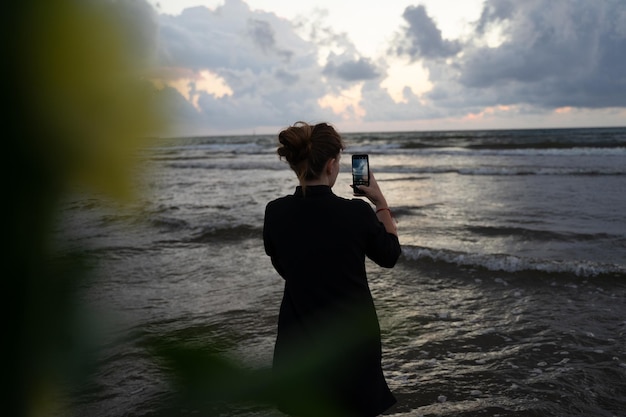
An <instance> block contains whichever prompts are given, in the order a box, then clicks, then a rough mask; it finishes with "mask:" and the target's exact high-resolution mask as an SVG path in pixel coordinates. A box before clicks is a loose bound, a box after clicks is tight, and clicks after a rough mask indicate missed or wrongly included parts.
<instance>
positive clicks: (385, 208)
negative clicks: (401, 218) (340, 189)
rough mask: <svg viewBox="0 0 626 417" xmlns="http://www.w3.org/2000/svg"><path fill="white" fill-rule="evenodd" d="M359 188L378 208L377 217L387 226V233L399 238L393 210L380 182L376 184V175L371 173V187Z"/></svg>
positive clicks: (361, 186)
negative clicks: (379, 184)
mask: <svg viewBox="0 0 626 417" xmlns="http://www.w3.org/2000/svg"><path fill="white" fill-rule="evenodd" d="M357 187H358V188H359V190H361V191H363V192H364V193H365V197H367V198H368V199H369V200H370V201H371V202H372V204H374V206H375V207H376V217H378V220H379V221H380V222H381V223H382V224H383V225H384V226H385V230H386V231H387V233H391V234H392V235H396V236H398V228H397V227H396V221H395V219H394V218H393V216H392V215H391V210H390V208H389V205H388V204H387V200H386V199H385V196H384V195H383V192H382V190H381V189H380V187H379V186H378V182H376V178H375V177H374V174H373V173H371V172H370V185H369V186H365V185H358V186H357Z"/></svg>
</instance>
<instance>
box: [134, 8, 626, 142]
mask: <svg viewBox="0 0 626 417" xmlns="http://www.w3.org/2000/svg"><path fill="white" fill-rule="evenodd" d="M132 13H134V15H133V16H132V17H134V18H136V19H137V20H136V21H137V22H140V23H141V25H142V26H141V27H142V28H143V35H144V36H143V37H142V41H143V42H144V43H145V51H148V52H146V53H145V55H146V56H145V64H146V67H147V69H148V71H147V72H148V74H149V78H150V80H151V81H152V82H153V83H154V85H156V86H157V87H158V89H159V94H161V95H162V96H164V97H167V98H168V101H167V102H168V107H167V114H168V116H169V118H170V119H171V122H170V134H171V135H226V134H253V133H259V134H261V133H275V132H277V131H279V130H280V129H282V128H284V127H286V126H289V125H291V124H293V123H295V122H296V121H300V120H302V121H307V122H311V123H316V122H321V121H325V122H330V123H332V124H333V125H335V126H336V127H337V128H338V129H339V130H340V131H343V132H364V131H407V130H457V129H462V130H466V129H508V128H546V127H602V126H625V125H626V7H625V5H624V0H594V1H589V0H526V1H523V2H521V1H517V0H386V1H363V0H360V1H359V0H298V1H284V0H155V1H148V0H135V7H134V8H133V11H132Z"/></svg>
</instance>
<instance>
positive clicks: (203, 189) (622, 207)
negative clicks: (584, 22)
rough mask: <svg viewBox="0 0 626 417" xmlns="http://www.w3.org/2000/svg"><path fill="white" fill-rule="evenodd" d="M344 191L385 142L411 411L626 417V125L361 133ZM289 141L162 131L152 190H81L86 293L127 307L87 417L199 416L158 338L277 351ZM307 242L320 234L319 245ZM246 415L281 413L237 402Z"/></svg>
mask: <svg viewBox="0 0 626 417" xmlns="http://www.w3.org/2000/svg"><path fill="white" fill-rule="evenodd" d="M343 136H344V140H345V142H346V145H347V147H346V150H345V152H344V154H343V156H342V173H341V174H340V175H339V178H338V180H337V184H336V185H335V187H334V189H333V190H334V192H335V193H336V194H338V195H340V196H342V197H345V198H353V196H352V195H351V189H350V187H349V184H350V182H351V179H350V168H349V161H350V154H352V153H368V154H369V155H370V166H371V170H372V172H373V173H374V175H375V176H376V178H377V180H378V182H379V184H380V186H381V188H382V189H383V191H384V192H385V195H386V197H387V200H388V202H389V204H390V205H391V208H392V210H393V213H394V215H395V217H396V218H397V221H398V229H399V234H400V242H401V244H402V249H403V254H402V256H401V259H400V261H399V263H398V265H397V266H396V267H395V268H394V269H391V270H387V269H382V268H379V267H377V266H376V265H374V264H373V263H371V262H368V265H367V267H368V276H369V281H370V287H371V290H372V293H373V295H374V299H375V302H376V305H377V309H378V314H379V319H380V322H381V327H382V331H383V348H384V357H383V365H384V369H385V374H386V376H387V379H388V382H389V385H390V386H391V388H392V390H393V391H394V393H395V395H396V397H397V398H398V404H397V405H396V406H394V408H392V409H391V410H389V411H388V412H387V414H389V415H393V416H397V417H401V416H429V415H433V416H434V415H437V416H581V417H582V416H607V417H608V416H626V129H620V128H606V129H551V130H494V131H454V132H453V131H449V132H396V133H388V132H387V133H349V134H344V135H343ZM275 141H276V137H275V136H274V135H268V136H263V135H262V136H238V137H196V138H175V139H158V140H155V141H154V144H153V145H154V146H153V147H151V148H150V149H147V150H146V151H145V155H146V158H147V160H148V163H147V165H148V168H149V169H148V170H147V172H146V174H145V175H144V177H145V178H144V179H143V181H142V194H141V195H142V197H141V201H140V202H139V203H137V204H136V205H135V206H133V207H132V208H121V207H116V206H114V205H112V204H110V203H107V202H106V201H102V200H99V199H96V198H93V197H85V196H81V197H75V198H72V199H70V200H69V201H68V202H67V204H66V207H65V220H64V222H63V227H62V230H61V231H60V232H61V234H62V237H63V239H62V242H63V245H64V246H66V247H68V248H70V249H80V250H81V251H84V252H86V253H87V254H88V255H90V256H91V258H92V259H93V260H94V262H95V263H96V265H97V268H96V273H95V274H96V275H95V277H94V279H93V281H92V282H90V283H89V284H86V285H85V287H86V288H85V298H86V300H87V301H88V302H89V303H90V304H91V305H93V306H94V307H95V308H98V309H100V310H101V311H105V312H110V313H111V314H114V315H115V316H116V317H121V319H122V321H123V322H124V323H125V326H126V327H125V329H126V330H127V333H126V337H125V338H124V340H123V342H121V343H115V344H111V345H110V346H108V347H107V348H105V349H104V350H103V353H102V355H101V356H102V357H101V359H100V363H99V367H98V370H97V372H96V375H95V378H94V381H93V383H92V384H91V385H90V386H89V387H85V390H84V392H81V393H79V394H78V396H77V398H76V410H77V414H78V415H89V416H94V417H104V416H157V415H159V416H160V415H173V416H176V415H180V416H183V415H185V416H186V415H196V414H194V410H193V409H183V408H181V409H171V408H170V409H168V410H167V412H164V411H163V409H164V408H163V407H164V404H165V403H166V400H167V398H168V395H169V393H170V391H171V388H170V386H169V385H168V383H167V380H166V378H165V376H164V372H163V370H162V369H160V368H159V366H158V364H156V363H155V362H154V361H153V360H152V359H151V357H150V355H149V354H148V353H147V352H146V350H145V348H144V347H142V346H143V342H144V341H145V339H146V338H148V337H150V338H155V337H156V338H158V337H159V336H160V335H168V337H171V336H172V335H175V337H176V338H178V339H179V341H180V342H182V343H194V342H207V343H210V342H211V341H212V340H215V339H220V338H224V337H230V338H232V337H233V335H234V338H235V340H236V343H234V344H232V345H230V347H228V348H227V349H226V350H227V351H226V352H225V353H226V354H228V355H230V356H231V357H235V358H237V360H240V361H242V362H243V363H245V364H248V365H249V366H250V367H266V366H268V365H269V364H270V362H271V357H272V348H273V342H274V339H275V336H276V318H277V314H278V307H279V303H280V299H281V295H282V281H281V279H280V277H279V276H278V275H277V274H276V273H275V271H274V270H273V269H272V266H271V263H270V261H269V259H268V257H267V256H266V255H265V253H264V251H263V244H262V238H261V232H262V224H263V214H264V209H265V205H266V203H267V202H268V201H270V200H272V199H275V198H277V197H280V196H283V195H285V194H290V193H292V192H293V190H294V188H295V185H296V181H295V177H294V174H293V173H292V172H291V171H290V170H289V169H288V166H287V165H286V163H285V162H283V161H280V160H279V159H278V157H277V155H276V153H275V146H276V143H275ZM304 238H306V237H304V236H303V239H304ZM227 415H232V416H264V415H267V416H280V413H278V412H277V411H275V410H272V409H267V408H256V407H252V408H245V407H241V408H238V407H233V409H231V410H229V411H228V413H227Z"/></svg>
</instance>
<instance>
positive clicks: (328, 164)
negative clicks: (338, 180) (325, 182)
mask: <svg viewBox="0 0 626 417" xmlns="http://www.w3.org/2000/svg"><path fill="white" fill-rule="evenodd" d="M335 161H336V158H330V159H329V160H328V161H327V162H326V167H325V170H326V173H327V174H328V175H332V173H333V169H334V166H335Z"/></svg>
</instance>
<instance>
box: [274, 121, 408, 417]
mask: <svg viewBox="0 0 626 417" xmlns="http://www.w3.org/2000/svg"><path fill="white" fill-rule="evenodd" d="M278 139H279V142H280V145H279V147H278V150H277V152H278V155H279V156H280V157H281V159H282V158H285V159H286V160H287V162H289V166H290V167H291V168H292V169H293V170H294V172H295V173H296V175H297V177H298V180H299V182H300V185H299V186H298V187H296V191H295V193H294V194H293V195H289V196H285V197H282V198H279V199H277V200H274V201H272V202H270V203H269V204H268V205H267V207H266V211H265V224H264V229H263V239H264V244H265V251H266V253H267V254H268V255H269V256H270V257H271V261H272V264H273V265H274V268H275V269H276V271H277V272H278V273H279V274H280V276H281V277H282V278H284V280H285V289H284V294H283V300H282V303H281V307H280V314H279V318H278V337H277V339H276V345H275V348H274V362H273V368H274V372H275V374H276V377H277V381H278V384H279V391H280V395H279V398H278V399H277V401H278V408H279V409H280V410H281V411H283V412H285V413H287V414H290V415H295V416H309V415H310V416H332V415H337V416H362V417H369V416H376V415H378V414H380V413H382V412H383V411H385V410H386V409H387V408H389V407H390V406H391V405H392V404H394V403H395V398H394V397H393V395H392V394H391V391H390V390H389V388H388V386H387V383H386V381H385V378H384V376H383V373H382V369H381V338H380V328H379V325H378V318H377V316H376V311H375V308H374V303H373V300H372V296H371V293H370V290H369V287H368V283H367V277H366V272H365V257H368V258H370V259H371V260H373V261H374V262H376V263H377V264H378V265H380V266H383V267H388V268H391V267H393V266H394V265H395V263H396V261H397V259H398V257H399V256H400V244H399V242H398V236H397V231H396V226H395V221H394V219H393V218H392V217H391V212H390V210H389V207H388V206H387V202H386V201H385V197H384V196H383V193H382V192H381V190H380V188H379V186H378V184H377V183H376V179H375V178H374V176H373V175H372V176H370V185H369V186H359V189H360V190H361V191H362V192H363V193H364V196H365V197H367V198H368V199H369V200H370V201H371V202H372V203H373V204H374V206H375V207H376V209H375V211H374V210H372V208H371V206H370V205H369V204H367V203H366V202H365V201H363V200H359V199H352V200H348V199H344V198H340V197H338V196H336V195H335V194H333V192H332V190H331V189H332V187H333V185H334V184H335V181H336V179H337V175H338V173H339V159H340V157H341V151H342V150H343V148H344V146H343V143H342V140H341V137H340V135H339V134H338V133H337V132H336V131H335V129H334V128H333V127H332V126H330V125H328V124H326V123H320V124H317V125H309V124H306V123H304V122H298V123H296V124H295V125H293V126H291V127H289V128H287V129H285V130H283V131H282V132H281V133H280V134H279V137H278Z"/></svg>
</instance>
